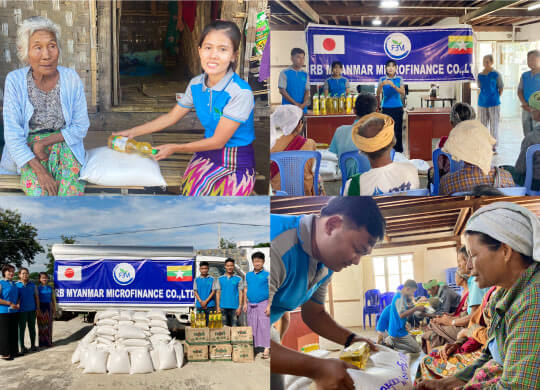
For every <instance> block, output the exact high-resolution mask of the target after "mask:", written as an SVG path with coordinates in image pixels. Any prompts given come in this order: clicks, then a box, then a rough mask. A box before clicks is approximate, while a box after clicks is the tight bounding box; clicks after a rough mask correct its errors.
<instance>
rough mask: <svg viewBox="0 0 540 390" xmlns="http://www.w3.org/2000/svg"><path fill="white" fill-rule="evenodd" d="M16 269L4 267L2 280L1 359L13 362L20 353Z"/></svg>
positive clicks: (0, 303) (0, 310) (0, 312)
mask: <svg viewBox="0 0 540 390" xmlns="http://www.w3.org/2000/svg"><path fill="white" fill-rule="evenodd" d="M14 275H15V267H13V266H12V265H10V264H6V265H4V266H3V267H2V278H1V279H0V358H2V359H4V360H13V358H14V357H15V356H17V354H18V353H19V348H18V347H17V334H18V329H17V312H18V311H19V289H18V288H17V285H16V284H15V282H14V281H13V276H14Z"/></svg>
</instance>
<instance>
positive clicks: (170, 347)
mask: <svg viewBox="0 0 540 390" xmlns="http://www.w3.org/2000/svg"><path fill="white" fill-rule="evenodd" d="M157 350H158V353H159V368H158V369H159V370H170V369H172V368H176V353H175V352H174V341H173V342H172V343H169V344H161V345H160V346H158V347H157Z"/></svg>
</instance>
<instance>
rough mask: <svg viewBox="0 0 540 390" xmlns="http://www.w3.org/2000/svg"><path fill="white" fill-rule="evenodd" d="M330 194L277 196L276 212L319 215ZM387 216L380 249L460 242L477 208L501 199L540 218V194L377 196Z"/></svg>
mask: <svg viewBox="0 0 540 390" xmlns="http://www.w3.org/2000/svg"><path fill="white" fill-rule="evenodd" d="M330 199H331V198H330V197H323V196H320V197H273V198H272V200H271V202H270V211H271V212H272V213H274V214H291V215H298V214H316V213H319V212H320V210H321V208H322V207H323V206H324V205H325V204H326V203H327V202H328V201H329V200H330ZM375 200H376V202H377V205H378V206H379V208H380V210H381V212H382V214H383V216H384V217H385V219H386V226H387V227H386V236H385V239H384V241H383V242H380V243H378V244H377V246H376V248H395V247H403V246H411V245H429V244H437V243H441V244H442V243H448V242H449V241H453V242H458V241H459V240H460V236H461V234H462V233H463V229H464V227H465V223H466V222H467V219H468V218H469V217H470V216H471V214H472V213H473V212H474V210H477V209H478V208H480V207H482V206H484V205H486V204H489V203H493V202H497V201H502V200H504V201H507V202H513V203H518V204H521V205H522V206H524V207H526V208H528V209H530V210H531V211H533V212H534V213H535V214H536V215H537V216H539V217H540V197H527V196H524V197H516V196H513V197H482V198H473V197H470V196H467V197H463V196H461V197H457V196H448V197H442V196H439V197H407V196H401V197H397V196H394V197H388V196H384V197H375Z"/></svg>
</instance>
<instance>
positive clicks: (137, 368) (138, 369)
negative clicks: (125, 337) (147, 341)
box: [129, 349, 154, 374]
mask: <svg viewBox="0 0 540 390" xmlns="http://www.w3.org/2000/svg"><path fill="white" fill-rule="evenodd" d="M129 357H130V360H131V369H130V370H129V373H130V374H148V373H151V372H153V371H154V366H153V365H152V358H151V357H150V353H149V352H148V350H147V349H139V350H136V351H133V352H130V353H129Z"/></svg>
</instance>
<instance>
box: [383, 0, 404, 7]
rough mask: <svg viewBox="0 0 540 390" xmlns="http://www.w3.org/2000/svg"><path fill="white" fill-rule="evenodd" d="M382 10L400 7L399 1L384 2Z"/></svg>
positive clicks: (386, 0)
mask: <svg viewBox="0 0 540 390" xmlns="http://www.w3.org/2000/svg"><path fill="white" fill-rule="evenodd" d="M380 7H381V8H397V7H399V1H397V0H383V1H382V2H381V5H380Z"/></svg>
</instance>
